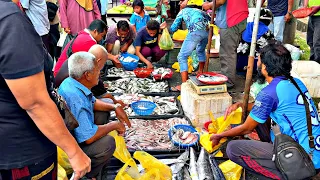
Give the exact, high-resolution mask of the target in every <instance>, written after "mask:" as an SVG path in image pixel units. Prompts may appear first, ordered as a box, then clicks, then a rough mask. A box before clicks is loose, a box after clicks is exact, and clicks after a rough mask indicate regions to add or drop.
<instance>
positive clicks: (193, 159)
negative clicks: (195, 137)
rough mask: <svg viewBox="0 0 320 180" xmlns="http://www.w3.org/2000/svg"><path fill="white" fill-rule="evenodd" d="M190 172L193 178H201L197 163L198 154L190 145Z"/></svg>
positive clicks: (197, 179) (196, 179)
mask: <svg viewBox="0 0 320 180" xmlns="http://www.w3.org/2000/svg"><path fill="white" fill-rule="evenodd" d="M189 172H190V177H191V179H192V180H199V175H198V170H197V164H196V154H195V152H194V149H193V148H192V147H190V164H189Z"/></svg>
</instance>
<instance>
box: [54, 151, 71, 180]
mask: <svg viewBox="0 0 320 180" xmlns="http://www.w3.org/2000/svg"><path fill="white" fill-rule="evenodd" d="M57 151H58V164H59V165H60V166H61V167H62V168H63V169H64V170H65V171H66V173H67V175H69V174H72V173H73V169H72V166H71V164H70V162H69V158H68V155H67V154H66V153H65V152H64V151H63V150H62V149H60V148H59V147H57Z"/></svg>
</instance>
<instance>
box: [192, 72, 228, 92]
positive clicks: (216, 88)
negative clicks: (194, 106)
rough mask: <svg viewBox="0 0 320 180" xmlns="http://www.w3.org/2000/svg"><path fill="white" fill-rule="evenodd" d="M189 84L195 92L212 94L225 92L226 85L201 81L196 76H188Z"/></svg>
mask: <svg viewBox="0 0 320 180" xmlns="http://www.w3.org/2000/svg"><path fill="white" fill-rule="evenodd" d="M189 79H190V81H189V82H190V84H191V85H192V87H193V88H194V89H195V90H196V92H197V94H214V93H224V92H227V85H226V84H225V83H224V84H220V85H208V84H203V83H201V82H200V81H199V80H198V79H197V77H196V76H189Z"/></svg>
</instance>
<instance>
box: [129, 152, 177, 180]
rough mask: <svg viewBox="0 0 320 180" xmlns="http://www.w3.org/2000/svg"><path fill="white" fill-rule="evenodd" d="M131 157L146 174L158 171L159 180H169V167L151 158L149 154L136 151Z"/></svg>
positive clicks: (170, 177)
mask: <svg viewBox="0 0 320 180" xmlns="http://www.w3.org/2000/svg"><path fill="white" fill-rule="evenodd" d="M133 157H134V158H135V159H136V160H138V161H139V162H140V164H141V165H142V167H143V168H144V169H145V170H146V173H148V172H149V171H151V170H152V169H159V170H160V174H161V175H160V179H161V180H171V179H172V172H171V169H170V167H169V166H167V165H165V164H163V163H162V162H161V161H159V160H158V159H156V158H155V157H153V156H151V155H150V154H148V153H146V152H144V151H136V152H135V153H134V154H133Z"/></svg>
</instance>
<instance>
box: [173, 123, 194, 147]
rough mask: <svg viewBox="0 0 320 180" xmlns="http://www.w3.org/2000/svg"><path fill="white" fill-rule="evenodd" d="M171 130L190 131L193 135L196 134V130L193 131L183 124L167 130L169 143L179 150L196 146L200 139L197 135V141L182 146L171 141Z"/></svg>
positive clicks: (190, 127)
mask: <svg viewBox="0 0 320 180" xmlns="http://www.w3.org/2000/svg"><path fill="white" fill-rule="evenodd" d="M173 129H182V130H183V131H190V132H191V133H195V132H197V130H195V129H194V128H193V127H192V126H189V125H184V124H177V125H174V126H173V127H172V128H170V129H169V131H168V135H169V138H170V140H171V142H172V143H173V144H174V145H175V146H179V147H181V148H188V147H192V146H195V145H197V144H198V142H199V139H200V136H199V134H197V137H198V138H197V140H196V142H194V143H191V144H183V143H180V142H177V141H175V140H173V139H172V136H173V132H172V130H173Z"/></svg>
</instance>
